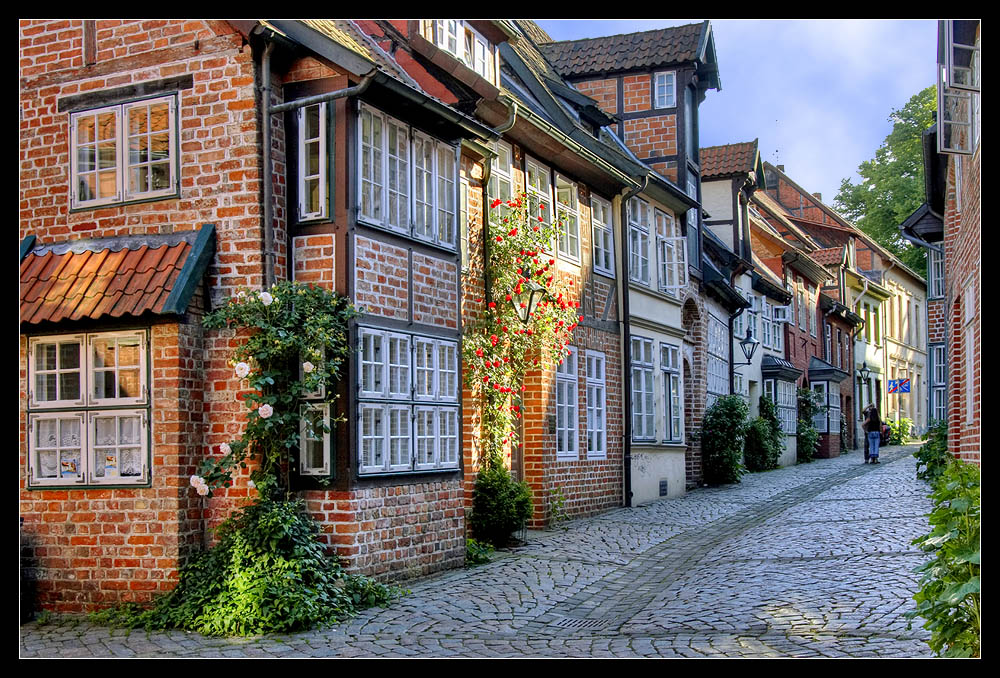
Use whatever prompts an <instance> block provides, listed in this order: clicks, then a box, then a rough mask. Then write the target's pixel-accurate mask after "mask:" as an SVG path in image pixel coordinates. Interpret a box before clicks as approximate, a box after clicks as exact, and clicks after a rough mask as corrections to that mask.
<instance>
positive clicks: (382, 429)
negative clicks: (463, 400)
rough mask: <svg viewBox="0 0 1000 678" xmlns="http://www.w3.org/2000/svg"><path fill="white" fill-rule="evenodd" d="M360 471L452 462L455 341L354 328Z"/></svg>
mask: <svg viewBox="0 0 1000 678" xmlns="http://www.w3.org/2000/svg"><path fill="white" fill-rule="evenodd" d="M358 344H359V347H360V353H361V355H360V358H359V360H358V365H359V369H358V381H359V383H358V394H359V398H358V440H359V443H360V444H359V449H358V453H359V470H360V473H361V474H368V473H388V472H405V471H421V470H437V469H454V468H458V344H457V343H456V342H454V341H448V340H444V339H434V338H431V337H422V336H417V335H409V334H402V333H399V332H390V331H386V330H380V329H376V328H369V327H361V328H359V330H358Z"/></svg>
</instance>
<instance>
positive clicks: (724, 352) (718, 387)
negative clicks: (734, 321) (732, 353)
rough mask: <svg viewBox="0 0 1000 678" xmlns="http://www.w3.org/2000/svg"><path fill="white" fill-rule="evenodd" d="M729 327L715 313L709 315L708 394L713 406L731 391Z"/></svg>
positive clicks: (710, 404) (706, 401)
mask: <svg viewBox="0 0 1000 678" xmlns="http://www.w3.org/2000/svg"><path fill="white" fill-rule="evenodd" d="M728 334H729V328H728V327H727V325H726V323H725V322H723V321H722V320H720V319H718V318H716V317H715V316H714V315H711V314H709V316H708V396H707V398H706V399H705V407H711V406H712V404H713V403H715V401H716V399H717V398H718V397H719V396H723V395H727V394H728V393H729V342H728V341H727V335H728Z"/></svg>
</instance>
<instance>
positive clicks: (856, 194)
mask: <svg viewBox="0 0 1000 678" xmlns="http://www.w3.org/2000/svg"><path fill="white" fill-rule="evenodd" d="M935 105H936V99H935V89H934V87H933V86H931V87H928V88H927V89H925V90H923V91H921V92H919V93H917V94H915V95H913V97H912V98H911V99H910V100H909V101H908V102H907V103H906V105H905V106H903V108H901V109H899V110H893V111H892V114H891V115H890V116H889V121H890V122H892V123H893V126H892V132H890V133H889V136H887V137H886V138H885V141H883V142H882V145H881V146H879V148H878V150H877V151H875V157H874V158H872V159H871V160H866V161H864V162H863V163H861V165H860V166H859V167H858V174H859V175H860V176H861V183H860V184H853V183H851V180H850V179H844V180H843V181H841V183H840V192H839V193H837V197H836V198H835V199H834V203H833V204H834V207H835V208H836V209H837V210H838V211H840V212H841V213H842V214H843V215H844V216H846V217H847V218H849V219H851V220H852V221H853V222H854V223H855V224H857V226H858V228H860V229H861V230H862V231H864V232H865V233H867V234H868V235H870V236H871V237H872V238H873V239H874V240H875V241H876V242H878V243H879V244H880V245H882V246H883V247H885V248H886V249H887V250H889V251H890V252H892V253H893V254H895V255H896V256H898V257H899V258H900V259H901V260H902V261H903V263H904V264H906V265H907V266H909V267H910V268H912V269H913V270H915V271H917V272H918V273H920V274H921V275H926V271H927V262H926V259H925V255H924V250H923V249H922V248H920V247H916V246H914V245H913V244H912V243H909V242H907V241H906V240H904V239H903V237H902V236H901V235H900V233H899V225H900V224H901V223H903V222H904V221H905V220H906V218H907V217H908V216H910V215H911V214H912V213H913V211H914V210H916V209H917V208H918V207H920V205H921V204H923V202H924V164H923V152H922V147H921V135H922V134H923V132H924V130H926V129H927V128H928V127H930V126H931V124H932V123H933V122H934V119H933V113H934V110H935Z"/></svg>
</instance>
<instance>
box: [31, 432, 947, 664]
mask: <svg viewBox="0 0 1000 678" xmlns="http://www.w3.org/2000/svg"><path fill="white" fill-rule="evenodd" d="M914 449H915V447H914V446H909V447H891V448H888V449H883V451H882V464H881V465H879V466H869V465H864V464H862V463H861V454H860V453H859V452H853V453H850V454H847V455H845V456H843V457H840V458H838V459H830V460H820V461H816V462H814V463H812V464H806V465H802V466H795V467H791V468H787V469H781V470H777V471H771V472H767V473H756V474H751V475H748V476H744V479H743V482H742V483H741V484H739V485H730V486H726V487H720V488H712V489H699V490H696V491H694V492H690V493H689V494H688V495H687V496H686V497H683V498H680V499H673V500H663V501H658V502H655V503H653V504H651V505H648V506H643V507H639V508H631V509H618V510H615V511H611V512H609V513H604V514H602V515H600V516H597V517H595V518H590V519H586V520H578V521H574V522H571V523H569V524H568V526H567V527H566V528H565V529H561V530H555V531H550V532H537V533H535V532H532V533H529V539H528V544H527V545H526V546H524V547H521V548H518V549H515V550H512V551H509V552H503V553H500V554H498V555H497V556H496V557H495V559H494V562H492V563H490V564H489V565H484V566H480V567H477V568H474V569H471V570H456V571H451V572H447V573H444V574H439V575H436V576H432V577H428V578H425V579H421V580H419V581H416V582H412V583H410V584H409V587H410V591H411V592H410V594H409V595H407V596H405V597H404V598H402V599H401V600H398V601H396V602H395V603H394V604H393V605H392V607H390V608H387V609H374V610H368V611H366V612H365V613H363V614H361V615H360V616H358V617H357V618H355V619H353V620H351V621H349V622H346V623H344V624H342V625H340V626H338V627H336V628H334V629H328V630H323V631H314V632H308V633H298V634H290V635H271V636H265V637H258V638H250V639H219V638H205V637H202V636H200V635H198V634H193V633H186V632H183V631H171V632H157V633H148V634H147V633H146V632H144V631H132V632H131V633H128V632H126V631H122V630H109V629H106V628H102V627H96V626H93V625H92V624H89V623H88V622H86V621H82V620H80V619H79V618H78V619H59V620H56V621H52V622H49V623H48V624H44V625H39V624H37V623H31V624H27V625H25V626H23V627H22V628H21V646H20V650H21V656H22V657H428V656H432V657H524V656H540V657H638V656H641V657H929V656H931V652H930V651H929V649H928V648H927V645H926V642H925V640H926V638H927V637H928V634H927V633H926V632H925V631H924V630H923V629H921V628H919V625H915V628H914V629H912V630H908V629H907V623H906V621H905V620H904V619H903V617H902V614H903V612H905V611H906V610H908V609H910V608H911V607H912V598H911V596H912V594H913V592H914V591H915V590H916V581H917V575H915V574H913V569H914V568H915V567H916V566H917V565H919V564H920V563H921V562H923V560H924V559H925V557H924V556H923V555H922V554H921V553H920V552H919V551H917V550H916V549H915V548H914V547H913V546H910V540H911V539H913V537H915V536H917V535H918V534H921V533H923V532H925V531H926V528H927V523H926V520H925V518H924V517H923V516H924V514H925V513H927V512H928V511H929V510H930V502H929V500H928V499H927V498H926V494H927V492H928V490H927V488H926V486H925V485H924V484H923V483H922V482H921V481H918V480H916V478H915V462H914V459H913V458H912V456H911V454H912V452H913V451H914Z"/></svg>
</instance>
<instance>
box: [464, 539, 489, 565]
mask: <svg viewBox="0 0 1000 678" xmlns="http://www.w3.org/2000/svg"><path fill="white" fill-rule="evenodd" d="M492 554H493V547H492V546H490V545H489V544H484V543H483V542H481V541H476V540H475V539H466V540H465V566H466V567H472V566H473V565H483V564H484V563H488V562H490V555H492Z"/></svg>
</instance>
